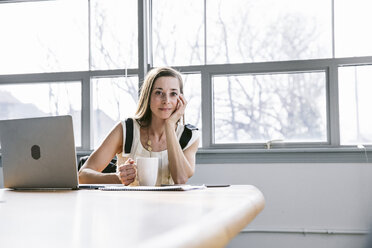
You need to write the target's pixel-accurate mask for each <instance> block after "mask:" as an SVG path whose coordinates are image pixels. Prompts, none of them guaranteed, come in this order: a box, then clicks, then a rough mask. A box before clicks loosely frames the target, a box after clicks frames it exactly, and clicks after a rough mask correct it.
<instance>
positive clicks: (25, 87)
mask: <svg viewBox="0 0 372 248" xmlns="http://www.w3.org/2000/svg"><path fill="white" fill-rule="evenodd" d="M0 106H1V108H0V119H17V118H30V117H43V116H56V115H71V116H72V120H73V125H74V134H75V145H76V146H81V83H80V82H58V83H32V84H1V85H0Z"/></svg>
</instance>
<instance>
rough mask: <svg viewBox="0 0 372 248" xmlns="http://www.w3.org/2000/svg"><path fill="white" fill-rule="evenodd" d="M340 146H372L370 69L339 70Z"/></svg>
mask: <svg viewBox="0 0 372 248" xmlns="http://www.w3.org/2000/svg"><path fill="white" fill-rule="evenodd" d="M338 78H339V106H340V110H339V111H340V134H341V145H351V144H372V129H371V127H372V115H371V106H372V98H371V92H372V84H371V83H372V82H371V78H372V66H371V65H369V66H348V67H341V68H339V76H338Z"/></svg>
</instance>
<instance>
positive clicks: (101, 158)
mask: <svg viewBox="0 0 372 248" xmlns="http://www.w3.org/2000/svg"><path fill="white" fill-rule="evenodd" d="M122 145H123V128H122V125H121V123H118V124H117V125H116V126H115V127H114V128H113V129H112V130H111V132H110V133H109V134H108V136H107V137H106V138H105V140H104V141H103V142H102V144H101V145H100V146H99V147H98V148H97V150H95V151H94V152H93V153H92V154H91V155H90V156H89V158H88V160H87V161H86V162H85V163H84V165H83V166H82V167H81V168H80V170H79V183H115V184H120V183H122V182H121V180H120V179H119V177H118V174H117V173H101V171H103V170H104V169H105V167H106V166H107V165H108V163H109V162H110V161H111V159H112V158H113V157H114V156H115V154H117V153H120V152H121V150H122Z"/></svg>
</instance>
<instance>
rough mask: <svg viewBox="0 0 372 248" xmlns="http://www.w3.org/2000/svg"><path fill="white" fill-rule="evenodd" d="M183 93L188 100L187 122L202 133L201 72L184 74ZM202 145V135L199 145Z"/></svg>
mask: <svg viewBox="0 0 372 248" xmlns="http://www.w3.org/2000/svg"><path fill="white" fill-rule="evenodd" d="M183 81H184V86H183V93H184V95H185V98H186V100H187V108H186V112H185V123H186V124H191V125H194V126H196V127H197V128H198V129H199V131H200V134H201V131H202V120H201V75H200V74H184V75H183ZM201 146H202V142H201V135H200V142H199V147H201Z"/></svg>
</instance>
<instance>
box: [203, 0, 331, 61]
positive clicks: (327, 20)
mask: <svg viewBox="0 0 372 248" xmlns="http://www.w3.org/2000/svg"><path fill="white" fill-rule="evenodd" d="M331 13H332V12H331V1H330V0H327V1H324V0H313V1H298V0H260V1H257V0H207V47H208V50H207V60H208V61H207V63H208V64H215V63H243V62H260V61H281V60H298V59H313V58H325V57H331V56H332V32H331V24H332V23H331V21H332V18H331Z"/></svg>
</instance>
